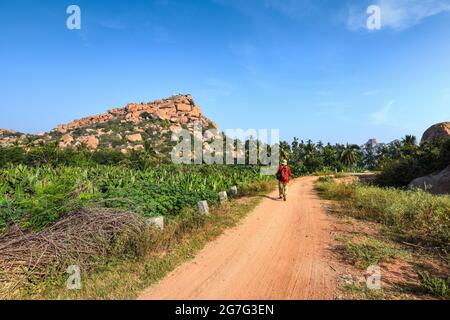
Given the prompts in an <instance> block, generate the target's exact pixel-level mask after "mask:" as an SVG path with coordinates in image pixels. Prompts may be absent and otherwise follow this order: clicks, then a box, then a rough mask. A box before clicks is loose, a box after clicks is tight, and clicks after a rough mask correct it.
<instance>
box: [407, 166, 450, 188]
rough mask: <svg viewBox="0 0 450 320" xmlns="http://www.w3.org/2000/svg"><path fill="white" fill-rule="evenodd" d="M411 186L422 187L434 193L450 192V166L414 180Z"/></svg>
mask: <svg viewBox="0 0 450 320" xmlns="http://www.w3.org/2000/svg"><path fill="white" fill-rule="evenodd" d="M409 187H410V188H421V189H424V190H426V191H428V192H430V193H432V194H450V166H448V167H447V168H445V169H444V170H442V171H440V172H436V173H434V174H430V175H428V176H425V177H420V178H417V179H415V180H413V181H412V182H411V183H410V184H409Z"/></svg>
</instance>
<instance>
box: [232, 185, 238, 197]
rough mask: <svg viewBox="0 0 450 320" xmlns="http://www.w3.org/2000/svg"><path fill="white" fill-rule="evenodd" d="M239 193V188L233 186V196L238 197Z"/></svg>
mask: <svg viewBox="0 0 450 320" xmlns="http://www.w3.org/2000/svg"><path fill="white" fill-rule="evenodd" d="M237 193H238V189H237V186H232V187H231V194H232V195H233V196H235V195H237Z"/></svg>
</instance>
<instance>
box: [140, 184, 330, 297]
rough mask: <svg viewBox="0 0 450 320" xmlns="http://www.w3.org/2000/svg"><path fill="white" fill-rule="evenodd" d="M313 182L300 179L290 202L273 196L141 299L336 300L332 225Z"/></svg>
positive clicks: (294, 186) (289, 199)
mask: <svg viewBox="0 0 450 320" xmlns="http://www.w3.org/2000/svg"><path fill="white" fill-rule="evenodd" d="M314 180H315V178H312V177H307V178H301V179H298V180H296V181H295V182H294V183H293V184H292V185H291V186H290V190H289V198H288V201H287V202H283V201H279V200H276V197H277V193H276V192H274V193H272V194H270V195H269V197H267V198H265V199H264V200H263V201H262V202H261V203H260V205H259V206H258V207H257V208H255V210H254V211H253V212H252V213H251V214H250V215H249V216H248V217H247V218H246V219H245V220H244V221H243V222H242V223H241V224H240V225H239V226H237V227H235V228H233V229H230V230H228V231H226V232H225V233H224V234H223V235H221V236H220V237H219V238H217V239H216V240H215V241H213V242H211V243H209V244H208V245H207V246H206V247H205V248H204V249H203V250H202V251H201V252H200V253H199V254H198V255H197V256H196V257H195V258H194V259H193V260H192V261H189V262H187V263H185V264H183V265H182V266H180V267H179V268H177V269H176V270H174V271H173V272H172V273H170V274H169V275H168V276H167V277H166V278H165V279H163V280H162V281H161V282H160V283H158V284H156V285H155V286H153V287H151V288H149V289H148V290H146V291H145V292H144V293H143V294H142V295H141V296H140V297H139V299H175V300H182V299H192V300H210V299H220V300H221V299H224V300H229V299H236V300H245V299H269V300H272V299H280V300H282V299H333V298H334V295H335V287H336V285H335V277H336V274H335V271H334V270H333V268H332V267H331V265H330V263H331V262H330V258H329V257H330V252H329V246H330V233H331V230H332V229H331V227H332V224H331V221H330V218H329V217H328V216H327V215H326V213H325V210H324V209H323V208H322V207H321V203H320V200H319V199H318V197H317V195H316V193H315V191H314V189H313V183H314Z"/></svg>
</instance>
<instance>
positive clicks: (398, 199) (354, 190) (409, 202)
mask: <svg viewBox="0 0 450 320" xmlns="http://www.w3.org/2000/svg"><path fill="white" fill-rule="evenodd" d="M316 188H317V190H318V191H319V192H321V194H322V196H324V197H326V198H328V199H334V200H340V201H342V205H343V207H344V209H345V210H344V211H345V212H348V214H350V215H352V216H354V217H356V218H360V219H366V220H371V221H376V222H379V223H382V224H384V225H386V226H388V227H389V228H390V230H391V231H392V233H393V234H394V235H395V236H396V237H399V238H401V239H404V240H405V241H411V242H418V243H426V244H430V245H437V246H440V247H443V248H447V249H449V247H450V196H434V195H431V194H429V193H427V192H425V191H422V190H415V191H403V190H398V189H393V188H391V189H385V188H379V187H372V186H366V185H362V184H360V183H353V184H351V185H345V184H337V183H335V182H318V183H317V185H316Z"/></svg>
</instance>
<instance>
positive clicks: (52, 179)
mask: <svg viewBox="0 0 450 320" xmlns="http://www.w3.org/2000/svg"><path fill="white" fill-rule="evenodd" d="M0 176H1V180H0V191H1V193H0V228H3V229H4V228H6V227H7V226H9V225H11V224H12V223H14V222H18V221H20V222H22V223H23V224H24V225H25V226H27V227H35V228H41V227H44V226H46V225H47V224H49V223H52V222H55V221H57V220H58V219H59V218H60V216H61V215H63V214H64V213H67V212H69V211H71V210H73V209H75V208H79V207H86V206H95V207H107V208H119V209H125V210H130V211H132V212H136V213H140V214H142V215H145V216H153V215H176V214H177V213H179V212H180V211H181V210H182V209H183V208H186V207H193V206H195V205H196V204H197V202H198V201H200V200H208V201H209V202H210V203H215V202H216V201H217V193H218V192H219V191H223V190H229V188H230V187H231V186H233V185H238V186H240V187H241V188H245V187H246V186H248V185H250V184H252V183H255V182H258V181H262V180H267V179H268V178H267V177H263V176H260V174H259V168H257V167H247V166H246V167H243V166H205V165H204V166H175V165H162V166H160V167H157V168H146V169H133V168H130V167H127V166H124V165H121V166H119V165H116V166H111V165H94V166H91V167H77V166H70V165H62V166H56V167H52V166H50V165H43V166H38V167H31V166H25V165H11V166H9V167H6V168H4V169H1V170H0Z"/></svg>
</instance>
